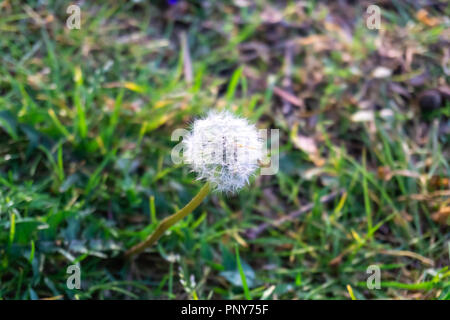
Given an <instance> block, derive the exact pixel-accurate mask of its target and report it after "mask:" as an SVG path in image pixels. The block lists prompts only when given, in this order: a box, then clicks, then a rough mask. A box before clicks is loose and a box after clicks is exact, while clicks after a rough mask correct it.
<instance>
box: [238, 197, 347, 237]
mask: <svg viewBox="0 0 450 320" xmlns="http://www.w3.org/2000/svg"><path fill="white" fill-rule="evenodd" d="M344 191H345V190H344V189H341V190H338V191H335V192H332V193H330V194H328V195H326V196H322V197H321V198H320V200H319V201H320V203H327V202H330V201H331V200H333V199H334V198H336V197H337V196H339V195H341V194H342V193H344ZM313 208H314V203H308V204H307V205H304V206H303V207H301V208H300V209H298V210H296V211H293V212H291V213H289V214H288V215H285V216H283V217H281V218H279V219H277V220H275V221H273V222H265V223H263V224H260V225H259V226H258V227H256V228H252V229H248V230H247V232H246V233H247V237H248V238H250V239H255V238H256V237H258V236H259V235H260V234H261V233H262V232H264V231H265V230H266V229H267V228H269V227H271V226H274V227H278V226H279V225H281V224H283V223H284V222H286V221H292V220H294V219H295V218H298V217H299V216H300V215H302V214H303V213H306V212H308V211H311V210H312V209H313Z"/></svg>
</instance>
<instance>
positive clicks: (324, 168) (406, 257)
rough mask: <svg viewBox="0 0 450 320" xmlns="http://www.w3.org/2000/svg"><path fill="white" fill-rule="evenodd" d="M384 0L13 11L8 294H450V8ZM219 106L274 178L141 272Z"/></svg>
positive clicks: (6, 148)
mask: <svg viewBox="0 0 450 320" xmlns="http://www.w3.org/2000/svg"><path fill="white" fill-rule="evenodd" d="M376 2H377V4H378V5H379V7H378V8H379V9H380V11H379V12H380V14H381V17H380V18H381V19H380V24H379V28H369V23H368V21H369V20H370V19H371V18H373V16H371V15H369V14H368V13H367V11H366V9H367V8H368V6H369V5H372V4H374V3H375V1H350V0H346V1H345V0H343V1H313V0H311V1H268V0H257V1H252V0H234V1H232V0H227V1H206V0H205V1H201V0H193V1H182V0H179V1H163V0H160V1H144V0H136V1H123V2H122V1H112V0H110V1H84V2H82V3H81V4H80V7H79V8H80V9H81V10H80V13H81V20H80V28H79V29H77V28H69V26H71V24H70V23H69V22H68V21H67V20H68V18H69V17H70V16H71V13H67V7H68V6H69V4H70V3H69V2H68V1H59V0H48V1H17V2H14V1H8V0H5V1H0V60H1V64H0V299H6V300H9V299H442V300H446V299H450V270H449V267H448V266H449V259H450V228H449V226H450V162H449V160H450V86H449V79H450V49H449V48H450V46H449V43H450V19H449V16H450V6H448V3H446V1H440V4H439V1H435V2H434V3H435V4H433V5H431V4H430V5H428V4H426V3H427V2H426V1H412V0H411V1H400V0H395V1H394V0H392V1H376ZM421 3H424V4H421ZM370 21H372V20H370ZM72 22H73V21H72ZM72 26H73V25H72ZM210 110H229V111H231V112H233V113H235V114H237V115H240V116H242V117H245V118H247V119H249V121H250V122H252V123H254V124H256V126H257V127H258V128H260V129H278V130H279V148H278V150H274V151H273V153H272V156H273V157H275V158H278V159H279V169H278V171H277V172H276V174H273V175H256V177H254V178H252V179H251V181H250V183H249V185H248V186H247V187H245V188H244V189H243V190H241V191H240V192H238V193H235V194H227V193H221V192H213V193H211V194H210V195H209V196H208V197H207V198H206V199H205V201H203V203H202V204H201V205H200V206H199V207H198V208H197V209H195V211H194V212H193V213H192V214H190V215H188V216H187V217H186V218H185V219H183V220H182V221H180V222H179V223H177V224H176V225H174V226H173V227H171V228H170V229H169V230H168V231H167V232H166V233H165V234H164V235H163V237H161V238H160V239H159V241H158V242H157V243H156V244H155V245H154V246H152V247H149V248H147V249H146V250H145V252H143V253H141V254H139V255H136V256H134V257H133V258H132V259H127V258H126V257H124V253H125V252H126V251H127V250H128V249H130V248H131V247H132V246H134V245H136V244H137V243H139V242H140V241H143V240H144V239H145V238H146V237H147V236H148V235H149V234H151V233H152V231H154V230H155V229H156V227H157V225H158V222H160V221H161V220H162V219H164V217H167V216H169V215H170V214H172V213H174V212H175V211H177V210H179V209H180V208H182V207H183V206H184V205H186V203H188V202H189V201H190V200H191V199H192V198H193V197H194V196H195V195H196V194H197V192H198V191H199V190H200V188H201V187H202V185H203V184H202V182H200V181H197V180H196V175H195V173H193V172H191V171H190V169H189V167H188V166H186V165H184V164H174V162H173V161H172V157H171V153H172V150H173V148H174V147H175V146H176V145H177V144H178V143H179V141H178V139H172V138H171V136H172V133H173V132H174V130H176V129H179V128H184V129H188V128H189V127H190V125H191V124H192V122H193V121H195V119H198V118H201V117H203V116H204V115H205V114H207V113H208V112H209V111H210ZM275 158H274V159H275ZM70 266H75V267H76V268H77V270H79V271H80V272H81V287H80V288H79V289H77V288H71V287H70V285H68V284H69V282H70V281H69V277H71V275H72V273H71V272H70V270H69V269H68V268H69V267H70ZM377 277H378V278H377ZM373 284H376V287H375V288H374V287H373V286H372V285H373Z"/></svg>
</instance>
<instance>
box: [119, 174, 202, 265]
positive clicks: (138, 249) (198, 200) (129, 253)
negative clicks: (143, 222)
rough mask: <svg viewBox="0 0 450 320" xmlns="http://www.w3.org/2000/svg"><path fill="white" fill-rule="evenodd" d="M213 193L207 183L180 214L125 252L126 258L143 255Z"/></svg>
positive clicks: (177, 213) (170, 217)
mask: <svg viewBox="0 0 450 320" xmlns="http://www.w3.org/2000/svg"><path fill="white" fill-rule="evenodd" d="M210 191H211V186H210V184H209V183H208V182H207V183H205V185H204V186H203V187H202V188H201V189H200V191H199V192H198V193H197V195H196V196H195V197H194V198H193V199H192V200H191V201H189V203H188V204H187V205H186V206H185V207H184V208H182V209H181V210H179V211H178V212H176V213H174V214H173V215H171V216H169V217H167V218H165V219H164V220H162V221H161V222H160V223H159V225H158V227H157V228H156V230H155V231H154V232H153V233H152V234H151V235H150V236H149V237H148V238H147V239H145V240H144V241H143V242H141V243H139V244H137V245H135V246H134V247H132V248H131V249H129V250H128V251H127V252H125V257H127V258H130V257H131V256H133V255H135V254H138V253H141V252H142V251H143V250H144V249H145V248H147V247H150V246H151V245H153V244H154V243H155V242H156V241H157V240H158V239H159V238H160V237H161V236H162V235H163V234H164V232H165V231H166V230H167V229H169V228H170V227H171V226H173V225H174V224H175V223H177V222H178V221H180V220H181V219H183V218H184V217H186V216H187V215H188V214H189V213H191V212H192V211H194V209H195V208H197V207H198V206H199V204H200V203H201V202H202V201H203V199H205V197H206V196H207V195H208V194H209V192H210Z"/></svg>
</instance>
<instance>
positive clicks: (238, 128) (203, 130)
mask: <svg viewBox="0 0 450 320" xmlns="http://www.w3.org/2000/svg"><path fill="white" fill-rule="evenodd" d="M184 145H185V153H184V157H185V162H186V163H187V164H189V165H190V166H191V168H192V171H194V172H196V173H197V174H198V177H197V179H198V180H206V181H208V182H209V183H210V184H211V187H212V188H214V189H216V190H218V191H224V192H229V193H232V192H236V191H238V190H239V189H241V188H242V187H244V186H245V185H246V184H248V181H249V178H250V176H251V175H253V174H254V173H255V171H256V169H257V168H258V161H259V160H261V158H262V141H261V139H260V138H259V137H258V132H257V130H256V127H255V126H254V125H251V124H249V123H248V121H247V119H244V118H239V117H237V116H235V115H233V114H232V113H229V112H221V113H218V112H211V113H209V115H208V116H207V117H206V118H204V119H200V120H197V121H195V122H194V124H193V126H192V132H191V134H190V135H189V136H188V137H186V138H185V140H184Z"/></svg>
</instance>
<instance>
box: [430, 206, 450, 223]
mask: <svg viewBox="0 0 450 320" xmlns="http://www.w3.org/2000/svg"><path fill="white" fill-rule="evenodd" d="M431 219H433V221H435V222H437V223H439V224H442V225H444V226H448V225H450V207H443V208H441V209H440V210H439V211H437V212H435V213H433V214H432V215H431Z"/></svg>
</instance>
